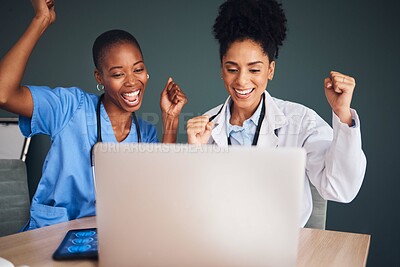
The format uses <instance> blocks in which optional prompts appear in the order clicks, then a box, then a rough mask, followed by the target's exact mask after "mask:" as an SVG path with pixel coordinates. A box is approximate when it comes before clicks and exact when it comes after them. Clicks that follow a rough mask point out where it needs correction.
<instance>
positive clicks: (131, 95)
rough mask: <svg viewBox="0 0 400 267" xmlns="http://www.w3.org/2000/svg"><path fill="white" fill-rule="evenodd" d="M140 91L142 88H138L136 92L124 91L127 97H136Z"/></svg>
mask: <svg viewBox="0 0 400 267" xmlns="http://www.w3.org/2000/svg"><path fill="white" fill-rule="evenodd" d="M139 93H140V90H137V91H135V92H130V93H124V96H126V97H135V96H137V95H138V94H139Z"/></svg>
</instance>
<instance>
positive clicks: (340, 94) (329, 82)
mask: <svg viewBox="0 0 400 267" xmlns="http://www.w3.org/2000/svg"><path fill="white" fill-rule="evenodd" d="M355 87H356V81H355V79H354V78H353V77H351V76H348V75H345V74H342V73H340V72H336V71H331V72H330V73H329V77H328V78H325V80H324V88H325V95H326V98H327V100H328V102H329V105H330V106H331V108H332V110H333V112H335V114H336V115H337V116H338V117H339V119H340V121H341V122H343V123H347V124H348V125H349V126H351V124H352V117H351V112H350V104H351V99H352V97H353V92H354V88H355Z"/></svg>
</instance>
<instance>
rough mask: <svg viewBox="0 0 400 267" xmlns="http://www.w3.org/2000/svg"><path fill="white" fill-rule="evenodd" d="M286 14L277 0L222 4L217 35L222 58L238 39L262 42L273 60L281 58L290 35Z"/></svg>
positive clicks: (216, 27) (215, 34)
mask: <svg viewBox="0 0 400 267" xmlns="http://www.w3.org/2000/svg"><path fill="white" fill-rule="evenodd" d="M286 21H287V20H286V16H285V13H284V11H283V9H282V4H280V3H278V2H277V1H275V0H227V1H226V2H224V3H223V4H222V5H221V6H220V7H219V12H218V16H217V18H216V19H215V23H214V26H213V34H214V37H215V39H217V40H218V42H219V53H220V59H221V61H222V57H223V56H224V55H225V54H226V52H227V50H228V48H229V46H230V45H231V44H232V43H234V42H235V41H243V40H246V39H250V40H252V41H254V42H256V43H258V44H259V45H260V46H261V47H262V48H263V50H264V53H265V54H266V55H267V56H268V58H269V60H270V61H273V60H275V59H276V58H277V57H278V51H279V46H282V42H283V40H284V39H285V38H286V30H287V28H286Z"/></svg>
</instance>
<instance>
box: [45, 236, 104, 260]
mask: <svg viewBox="0 0 400 267" xmlns="http://www.w3.org/2000/svg"><path fill="white" fill-rule="evenodd" d="M97 249H98V242H97V228H86V229H72V230H69V231H68V232H67V233H66V235H65V237H64V239H63V241H62V242H61V244H60V246H59V247H58V248H57V250H56V251H55V252H54V253H53V259H55V260H74V259H97V258H98V250H97Z"/></svg>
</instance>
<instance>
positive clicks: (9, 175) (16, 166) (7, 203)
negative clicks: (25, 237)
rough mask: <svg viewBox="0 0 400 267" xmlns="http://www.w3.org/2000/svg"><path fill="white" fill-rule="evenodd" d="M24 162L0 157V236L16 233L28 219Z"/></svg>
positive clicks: (27, 193)
mask: <svg viewBox="0 0 400 267" xmlns="http://www.w3.org/2000/svg"><path fill="white" fill-rule="evenodd" d="M29 207H30V200H29V191H28V178H27V172H26V166H25V162H23V161H22V160H20V159H0V236H5V235H9V234H14V233H17V232H18V231H19V230H20V229H21V228H22V227H23V226H24V225H25V224H26V223H27V221H28V219H29Z"/></svg>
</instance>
